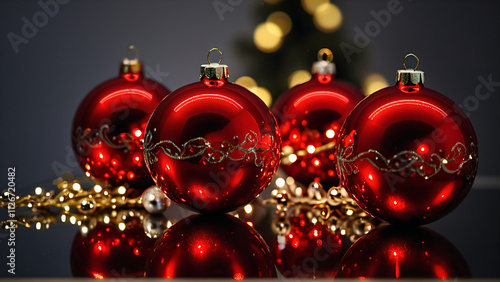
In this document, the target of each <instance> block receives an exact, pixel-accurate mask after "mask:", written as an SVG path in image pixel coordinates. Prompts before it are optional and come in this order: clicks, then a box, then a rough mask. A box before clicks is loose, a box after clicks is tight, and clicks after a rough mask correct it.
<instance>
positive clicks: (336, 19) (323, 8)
mask: <svg viewBox="0 0 500 282" xmlns="http://www.w3.org/2000/svg"><path fill="white" fill-rule="evenodd" d="M313 22H314V25H315V26H316V27H317V28H318V29H319V30H320V31H322V32H325V33H331V32H334V31H336V30H338V29H339V28H340V26H341V25H342V12H341V11H340V9H339V8H338V7H337V6H336V5H334V4H331V3H324V4H321V5H320V6H319V7H318V8H317V9H316V10H315V11H314V14H313Z"/></svg>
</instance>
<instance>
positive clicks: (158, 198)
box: [142, 186, 170, 213]
mask: <svg viewBox="0 0 500 282" xmlns="http://www.w3.org/2000/svg"><path fill="white" fill-rule="evenodd" d="M142 204H143V205H144V208H145V209H146V210H147V211H148V212H149V213H162V212H163V211H164V210H166V209H167V207H169V206H170V200H169V199H168V198H167V196H165V193H163V191H162V190H160V188H158V187H157V186H151V187H149V188H148V189H146V190H145V191H144V193H142Z"/></svg>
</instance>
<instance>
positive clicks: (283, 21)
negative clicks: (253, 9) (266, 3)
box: [267, 11, 292, 36]
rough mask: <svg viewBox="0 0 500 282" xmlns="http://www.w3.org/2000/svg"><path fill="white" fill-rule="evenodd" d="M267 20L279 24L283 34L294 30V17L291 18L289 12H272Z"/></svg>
mask: <svg viewBox="0 0 500 282" xmlns="http://www.w3.org/2000/svg"><path fill="white" fill-rule="evenodd" d="M267 22H270V23H274V24H276V25H277V26H279V28H280V29H281V32H282V34H283V36H284V35H287V34H288V33H290V31H291V30H292V19H290V16H288V14H287V13H285V12H282V11H277V12H274V13H272V14H270V15H269V16H268V17H267Z"/></svg>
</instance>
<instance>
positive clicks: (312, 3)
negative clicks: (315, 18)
mask: <svg viewBox="0 0 500 282" xmlns="http://www.w3.org/2000/svg"><path fill="white" fill-rule="evenodd" d="M328 2H330V1H329V0H301V1H300V3H301V4H302V8H304V10H306V12H308V13H309V14H311V15H312V14H314V12H315V11H316V9H317V8H318V7H319V6H321V5H322V4H325V3H328Z"/></svg>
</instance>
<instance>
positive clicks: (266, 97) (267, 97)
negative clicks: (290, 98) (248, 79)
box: [254, 87, 273, 107]
mask: <svg viewBox="0 0 500 282" xmlns="http://www.w3.org/2000/svg"><path fill="white" fill-rule="evenodd" d="M254 93H255V94H256V95H257V96H259V98H260V99H262V101H264V103H266V105H267V106H268V107H270V106H271V104H272V103H273V96H272V95H271V92H269V90H267V89H266V88H264V87H256V88H255V91H254Z"/></svg>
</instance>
